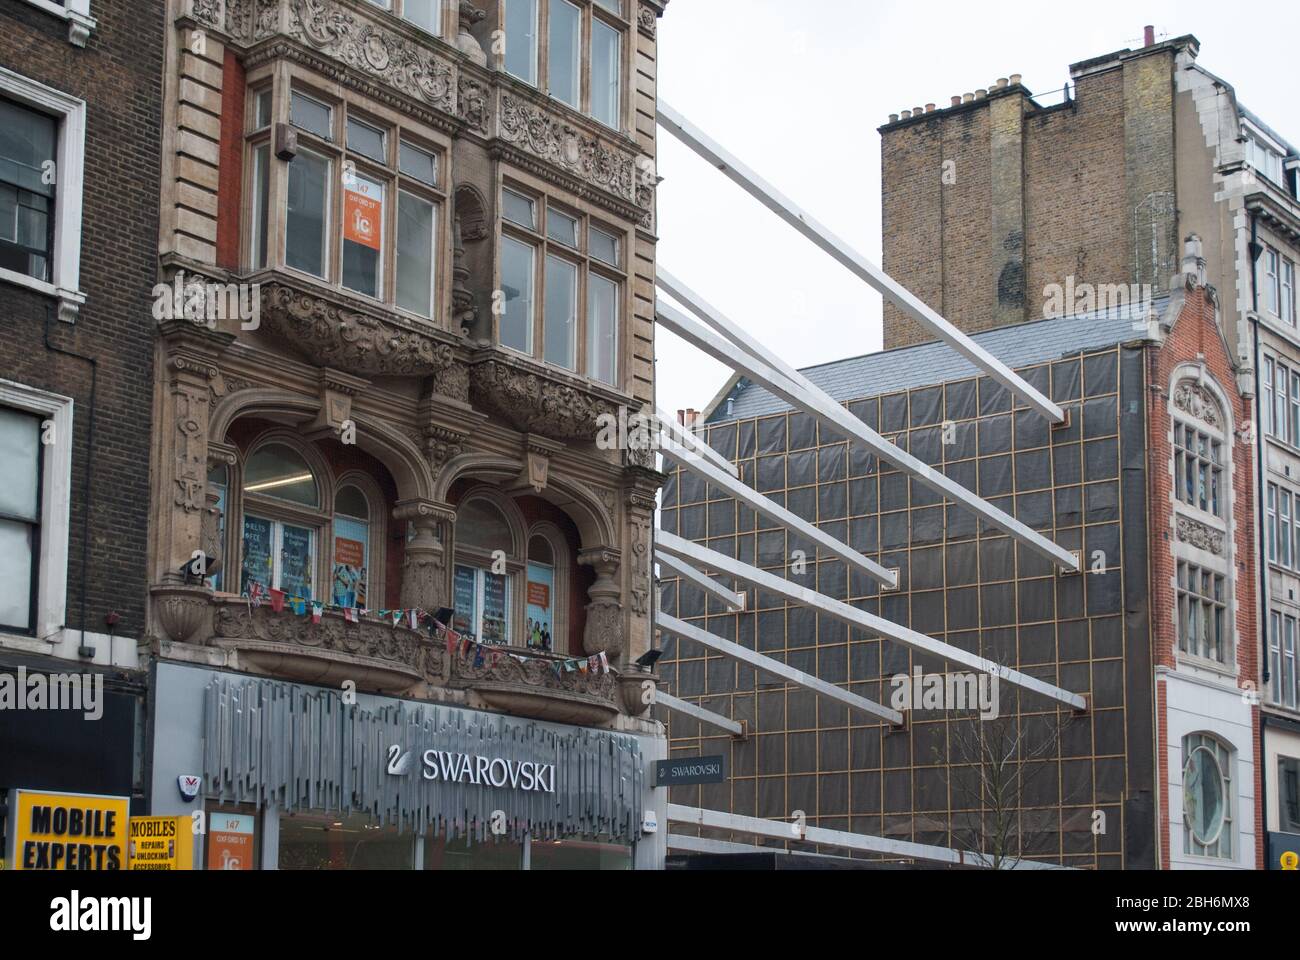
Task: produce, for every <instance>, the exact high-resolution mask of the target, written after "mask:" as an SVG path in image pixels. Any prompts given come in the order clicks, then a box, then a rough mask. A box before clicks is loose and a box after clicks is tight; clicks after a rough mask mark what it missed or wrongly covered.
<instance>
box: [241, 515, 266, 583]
mask: <svg viewBox="0 0 1300 960" xmlns="http://www.w3.org/2000/svg"><path fill="white" fill-rule="evenodd" d="M273 536H274V530H273V524H272V523H271V521H270V520H263V519H261V518H260V517H244V566H243V569H242V570H241V571H240V580H239V591H240V593H248V585H249V584H250V583H253V582H257V583H260V584H261V585H262V586H264V587H270V586H271V578H272V576H273V575H274V570H273V569H272V565H271V564H272V560H271V558H272V556H273V553H272V540H273Z"/></svg>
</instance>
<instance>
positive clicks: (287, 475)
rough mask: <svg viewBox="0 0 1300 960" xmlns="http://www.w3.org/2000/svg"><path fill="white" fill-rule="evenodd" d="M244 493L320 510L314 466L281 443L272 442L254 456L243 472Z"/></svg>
mask: <svg viewBox="0 0 1300 960" xmlns="http://www.w3.org/2000/svg"><path fill="white" fill-rule="evenodd" d="M244 493H246V494H253V495H254V496H261V497H273V498H274V499H276V500H285V501H288V502H289V503H297V504H301V505H302V506H305V507H314V508H317V509H319V507H320V490H319V489H318V488H317V486H316V477H315V475H314V474H313V473H312V471H311V467H309V466H307V461H306V460H304V459H303V458H302V454H300V453H299V452H298V451H297V450H294V449H293V448H292V447H288V446H285V445H284V444H282V443H269V444H267V445H266V446H264V447H262V448H261V449H259V450H258V451H257V453H255V454H253V456H252V458H251V459H250V460H249V461H248V466H247V468H246V469H245V470H244Z"/></svg>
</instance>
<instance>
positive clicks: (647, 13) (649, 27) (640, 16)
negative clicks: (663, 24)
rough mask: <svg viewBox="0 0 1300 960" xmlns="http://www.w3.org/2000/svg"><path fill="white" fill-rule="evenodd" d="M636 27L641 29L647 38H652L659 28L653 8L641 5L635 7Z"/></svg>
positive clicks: (657, 16) (657, 17)
mask: <svg viewBox="0 0 1300 960" xmlns="http://www.w3.org/2000/svg"><path fill="white" fill-rule="evenodd" d="M636 25H637V26H638V27H640V28H641V32H642V33H644V34H645V35H646V36H647V37H653V36H654V35H655V33H656V31H657V30H658V28H659V15H658V14H657V13H655V9H654V7H650V6H647V5H646V4H644V3H642V4H640V5H638V6H637V11H636Z"/></svg>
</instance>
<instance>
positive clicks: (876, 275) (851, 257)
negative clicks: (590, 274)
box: [658, 99, 1065, 423]
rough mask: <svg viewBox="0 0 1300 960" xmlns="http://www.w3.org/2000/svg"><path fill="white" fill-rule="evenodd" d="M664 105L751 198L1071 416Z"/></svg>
mask: <svg viewBox="0 0 1300 960" xmlns="http://www.w3.org/2000/svg"><path fill="white" fill-rule="evenodd" d="M658 106H659V126H661V127H663V128H664V129H665V130H667V131H668V132H669V133H670V134H672V135H673V136H674V137H676V138H677V139H678V140H680V141H681V142H682V143H684V144H685V145H686V146H687V147H689V148H690V149H691V150H692V151H694V152H695V153H696V154H698V155H699V156H700V157H702V158H704V159H705V160H706V161H708V162H709V163H710V164H712V165H713V166H715V167H717V168H718V169H719V170H720V171H722V174H723V175H724V176H726V177H727V178H728V179H729V180H731V181H732V182H733V183H735V184H736V185H737V186H739V187H740V188H741V189H742V190H744V191H745V192H746V193H748V194H749V195H750V196H751V197H753V198H754V199H756V200H757V201H758V202H759V203H761V204H762V205H763V206H765V207H767V208H768V209H769V210H771V211H772V212H773V213H774V214H776V215H777V216H778V217H780V218H781V219H782V220H784V221H785V222H786V223H788V224H789V225H790V226H792V227H794V229H795V230H797V231H798V232H799V233H801V234H802V235H803V236H805V237H807V238H808V239H809V240H811V241H812V242H813V243H814V244H815V245H816V246H817V247H818V248H820V249H821V250H822V251H823V252H825V253H827V254H829V255H830V256H831V258H832V259H834V260H835V261H837V262H838V263H840V264H842V265H843V266H845V267H847V268H848V270H849V271H850V272H851V273H853V274H854V275H855V276H857V277H858V278H859V279H861V280H863V281H865V282H866V283H867V284H868V285H869V286H870V287H872V288H873V289H874V290H876V291H877V292H878V293H880V294H881V295H882V296H883V297H885V299H887V300H889V301H890V302H891V303H893V304H894V305H895V306H896V307H898V308H899V309H900V310H902V311H903V312H904V313H905V314H907V315H908V316H909V317H911V318H912V319H913V320H915V321H916V322H917V323H919V324H921V326H923V327H924V328H925V329H926V330H928V331H929V332H930V333H932V334H934V335H935V336H936V337H938V338H940V339H941V340H944V341H945V342H947V343H948V344H950V345H951V346H952V347H953V348H954V349H955V350H956V351H957V352H958V353H960V354H961V355H962V356H964V357H965V358H966V359H967V360H969V361H970V362H971V363H973V364H975V365H976V366H977V367H979V368H980V369H981V370H983V371H984V372H985V373H987V374H988V375H989V376H990V377H992V378H993V379H994V380H996V381H997V382H998V383H1000V384H1002V385H1003V386H1004V387H1006V388H1007V389H1008V390H1010V391H1011V392H1012V393H1013V394H1015V395H1016V396H1017V397H1019V398H1020V399H1021V400H1023V401H1024V402H1025V403H1027V404H1029V406H1031V407H1033V408H1034V409H1035V410H1037V411H1038V412H1039V413H1041V414H1042V415H1043V416H1045V417H1047V418H1048V419H1049V420H1051V421H1052V422H1053V423H1061V422H1062V421H1064V419H1065V414H1064V413H1063V412H1062V411H1061V408H1060V407H1058V406H1057V405H1056V404H1054V403H1053V402H1052V401H1051V400H1049V399H1048V398H1047V397H1045V396H1043V395H1042V394H1041V393H1039V392H1038V391H1037V390H1035V389H1034V388H1033V387H1032V386H1031V385H1030V384H1029V383H1027V382H1026V381H1025V380H1024V379H1023V378H1022V377H1021V376H1020V375H1019V374H1017V373H1016V372H1015V371H1013V370H1012V369H1011V368H1010V367H1008V366H1007V365H1006V364H1004V363H1003V362H1002V361H1001V360H999V359H998V358H997V357H995V356H993V354H991V353H989V352H988V351H987V350H985V349H984V348H983V347H981V346H980V345H979V344H977V343H976V342H975V341H974V340H972V339H971V338H970V337H968V336H967V335H966V334H964V333H962V332H961V331H960V330H958V329H957V328H956V327H954V326H953V325H952V324H951V323H949V322H948V321H947V320H945V319H944V318H943V317H941V316H940V315H939V314H938V313H937V312H936V311H934V310H932V309H930V307H928V306H926V304H925V303H923V302H922V301H921V300H920V299H919V298H918V297H916V296H915V295H914V294H913V293H912V292H911V291H909V290H908V289H907V288H906V287H904V286H903V285H902V284H901V283H899V282H898V281H897V280H895V279H893V278H892V277H891V276H889V274H887V273H885V271H884V270H882V269H881V268H880V267H878V266H876V265H875V264H874V263H872V262H871V261H870V260H868V259H867V258H866V257H864V256H863V255H862V254H860V253H858V252H857V251H856V250H854V249H853V248H852V247H851V246H849V244H848V243H847V242H845V241H844V240H842V239H840V238H839V237H837V236H836V235H835V234H834V233H832V232H831V231H830V230H829V229H828V228H827V227H825V226H823V225H822V224H820V223H818V222H817V221H816V220H814V219H813V218H812V217H810V216H809V215H808V214H806V213H804V212H803V211H802V210H801V209H799V207H797V206H796V205H795V204H794V202H793V201H791V200H790V199H789V198H787V197H785V196H784V195H783V194H782V193H781V192H780V191H778V190H777V189H776V188H775V187H773V186H772V185H771V184H770V183H768V182H767V181H765V180H764V179H763V178H762V177H760V176H759V175H758V174H757V173H755V172H754V171H753V170H751V169H749V167H747V166H745V165H744V164H743V163H741V162H740V160H738V159H737V158H736V157H734V156H733V155H732V154H731V153H729V152H728V151H727V150H726V148H725V147H723V146H722V145H721V144H719V143H718V142H717V141H715V140H714V139H712V138H711V137H710V136H709V135H708V134H707V133H705V132H704V131H703V130H701V129H700V128H699V127H697V126H695V125H694V124H693V123H691V122H690V121H689V120H687V119H686V118H685V117H684V116H682V115H681V114H680V113H678V112H677V111H676V110H674V109H673V108H672V106H670V105H669V104H667V103H665V102H664V101H663V100H662V99H660V100H659V104H658Z"/></svg>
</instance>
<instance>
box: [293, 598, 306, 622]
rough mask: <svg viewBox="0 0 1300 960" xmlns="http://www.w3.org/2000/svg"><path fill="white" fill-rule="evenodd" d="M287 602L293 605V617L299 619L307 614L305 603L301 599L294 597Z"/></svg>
mask: <svg viewBox="0 0 1300 960" xmlns="http://www.w3.org/2000/svg"><path fill="white" fill-rule="evenodd" d="M289 602H290V603H291V604H292V605H293V613H294V616H297V617H301V616H302V615H303V614H305V613H306V612H307V601H306V600H304V599H303V598H302V597H294V598H293V599H292V600H291V601H289Z"/></svg>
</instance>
